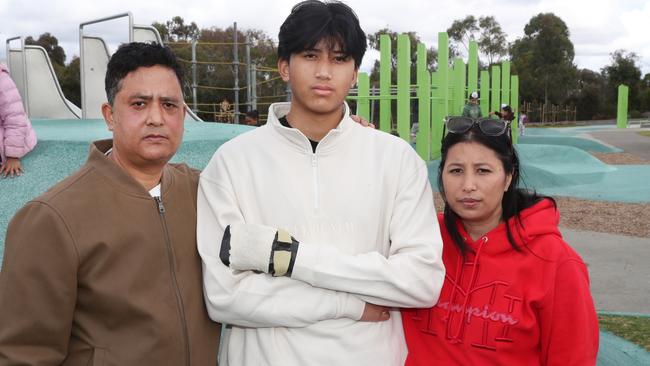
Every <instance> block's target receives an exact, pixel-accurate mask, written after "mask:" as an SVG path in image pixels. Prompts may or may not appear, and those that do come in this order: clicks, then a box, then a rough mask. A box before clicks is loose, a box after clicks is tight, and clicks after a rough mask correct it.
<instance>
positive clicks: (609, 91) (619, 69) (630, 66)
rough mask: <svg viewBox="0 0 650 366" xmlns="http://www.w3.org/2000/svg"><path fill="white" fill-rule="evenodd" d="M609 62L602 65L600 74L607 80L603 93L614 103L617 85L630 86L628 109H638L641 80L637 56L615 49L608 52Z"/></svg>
mask: <svg viewBox="0 0 650 366" xmlns="http://www.w3.org/2000/svg"><path fill="white" fill-rule="evenodd" d="M610 56H611V57H612V61H611V64H609V65H607V66H605V67H603V69H602V74H603V77H604V78H605V79H606V80H607V87H606V92H605V95H606V97H607V100H608V102H610V103H616V101H617V98H618V86H619V85H621V84H623V85H627V86H628V87H629V88H630V92H629V102H628V106H629V109H630V110H634V109H637V110H638V109H639V108H640V107H641V102H642V94H643V90H642V89H646V91H647V88H643V81H642V80H641V69H640V68H639V67H638V66H637V63H638V61H639V56H637V55H636V54H635V53H634V52H626V51H625V50H616V51H614V52H612V53H611V54H610Z"/></svg>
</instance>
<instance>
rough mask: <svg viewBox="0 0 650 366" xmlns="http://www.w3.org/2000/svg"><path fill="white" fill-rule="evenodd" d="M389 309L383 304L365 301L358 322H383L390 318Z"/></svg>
mask: <svg viewBox="0 0 650 366" xmlns="http://www.w3.org/2000/svg"><path fill="white" fill-rule="evenodd" d="M388 310H389V309H388V308H387V307H385V306H379V305H375V304H370V303H366V307H365V308H364V309H363V315H362V316H361V319H359V321H360V322H383V321H386V320H388V319H390V312H389V311H388Z"/></svg>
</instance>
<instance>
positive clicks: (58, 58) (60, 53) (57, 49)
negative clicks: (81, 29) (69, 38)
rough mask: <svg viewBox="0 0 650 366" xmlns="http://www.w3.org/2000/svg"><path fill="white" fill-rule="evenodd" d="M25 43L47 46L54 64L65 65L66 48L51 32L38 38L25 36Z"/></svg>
mask: <svg viewBox="0 0 650 366" xmlns="http://www.w3.org/2000/svg"><path fill="white" fill-rule="evenodd" d="M25 44H31V45H38V46H41V47H43V48H45V51H46V52H47V55H48V56H49V57H50V61H51V62H52V64H59V65H61V66H63V65H65V50H64V49H63V47H61V46H59V40H58V39H57V38H56V37H55V36H53V35H51V34H50V33H49V32H47V33H43V34H41V35H40V36H39V37H38V39H37V40H34V38H33V37H32V36H29V37H27V38H25Z"/></svg>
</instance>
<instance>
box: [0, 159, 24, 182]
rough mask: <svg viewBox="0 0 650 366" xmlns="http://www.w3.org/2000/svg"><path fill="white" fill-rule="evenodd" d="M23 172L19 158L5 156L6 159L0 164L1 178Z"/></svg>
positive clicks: (16, 175) (18, 174) (15, 175)
mask: <svg viewBox="0 0 650 366" xmlns="http://www.w3.org/2000/svg"><path fill="white" fill-rule="evenodd" d="M22 172H23V167H22V165H20V159H18V158H9V157H8V158H7V161H5V162H3V163H2V166H0V175H1V176H2V177H3V178H7V177H11V178H13V177H18V176H20V174H22Z"/></svg>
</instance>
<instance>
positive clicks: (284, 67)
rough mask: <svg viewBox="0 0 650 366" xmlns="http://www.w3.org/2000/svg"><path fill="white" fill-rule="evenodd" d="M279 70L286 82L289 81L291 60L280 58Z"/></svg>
mask: <svg viewBox="0 0 650 366" xmlns="http://www.w3.org/2000/svg"><path fill="white" fill-rule="evenodd" d="M278 72H279V73H280V76H281V77H282V80H283V81H284V82H285V83H288V82H289V60H285V59H282V58H281V59H278Z"/></svg>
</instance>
